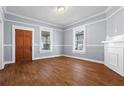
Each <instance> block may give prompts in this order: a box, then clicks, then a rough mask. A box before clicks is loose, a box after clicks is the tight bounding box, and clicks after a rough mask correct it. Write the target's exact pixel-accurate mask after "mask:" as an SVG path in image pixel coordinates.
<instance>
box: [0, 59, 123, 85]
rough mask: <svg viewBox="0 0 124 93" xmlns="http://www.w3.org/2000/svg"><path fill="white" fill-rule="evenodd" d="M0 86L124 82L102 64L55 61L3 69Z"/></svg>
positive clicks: (117, 83)
mask: <svg viewBox="0 0 124 93" xmlns="http://www.w3.org/2000/svg"><path fill="white" fill-rule="evenodd" d="M0 85H8V86H9V85H12V86H15V85H18V86H22V85H26V86H27V85H30V86H33V85H42V86H43V85H46V86H50V85H52V86H57V85H61V86H66V85H74V86H77V85H85V86H86V85H87V86H88V85H89V86H91V85H92V86H94V85H95V86H97V85H100V86H101V85H124V78H123V77H121V76H120V75H118V74H117V73H115V72H113V71H111V70H110V69H108V68H107V67H105V66H104V65H102V64H97V63H92V62H88V61H82V60H78V59H73V58H68V57H56V58H49V59H42V60H36V61H33V62H32V63H23V64H9V65H6V66H5V69H4V70H1V71H0Z"/></svg>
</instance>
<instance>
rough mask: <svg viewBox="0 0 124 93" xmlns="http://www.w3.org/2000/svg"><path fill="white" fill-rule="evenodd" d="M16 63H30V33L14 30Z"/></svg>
mask: <svg viewBox="0 0 124 93" xmlns="http://www.w3.org/2000/svg"><path fill="white" fill-rule="evenodd" d="M15 50H16V51H15V53H16V54H15V56H16V63H27V62H32V31H29V30H28V31H27V30H22V29H15Z"/></svg>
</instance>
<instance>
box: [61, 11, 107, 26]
mask: <svg viewBox="0 0 124 93" xmlns="http://www.w3.org/2000/svg"><path fill="white" fill-rule="evenodd" d="M103 14H105V11H103V12H100V13H98V14H95V15H93V16H89V17H87V18H85V19H82V20H81V19H80V20H78V21H76V22H73V23H71V24H69V25H66V26H63V27H64V28H65V27H68V26H72V25H75V24H78V23H81V22H84V21H86V20H89V19H91V18H94V17H97V16H100V15H103Z"/></svg>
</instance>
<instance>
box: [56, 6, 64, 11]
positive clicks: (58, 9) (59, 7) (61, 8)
mask: <svg viewBox="0 0 124 93" xmlns="http://www.w3.org/2000/svg"><path fill="white" fill-rule="evenodd" d="M64 10H65V7H64V6H58V7H57V11H58V12H63V11H64Z"/></svg>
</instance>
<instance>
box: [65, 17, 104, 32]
mask: <svg viewBox="0 0 124 93" xmlns="http://www.w3.org/2000/svg"><path fill="white" fill-rule="evenodd" d="M103 21H106V18H104V19H100V20H97V21H92V22H88V23H84V24H83V25H85V26H88V25H92V24H96V23H99V22H103ZM73 28H74V27H70V28H67V29H64V30H63V31H67V30H71V29H73Z"/></svg>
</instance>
